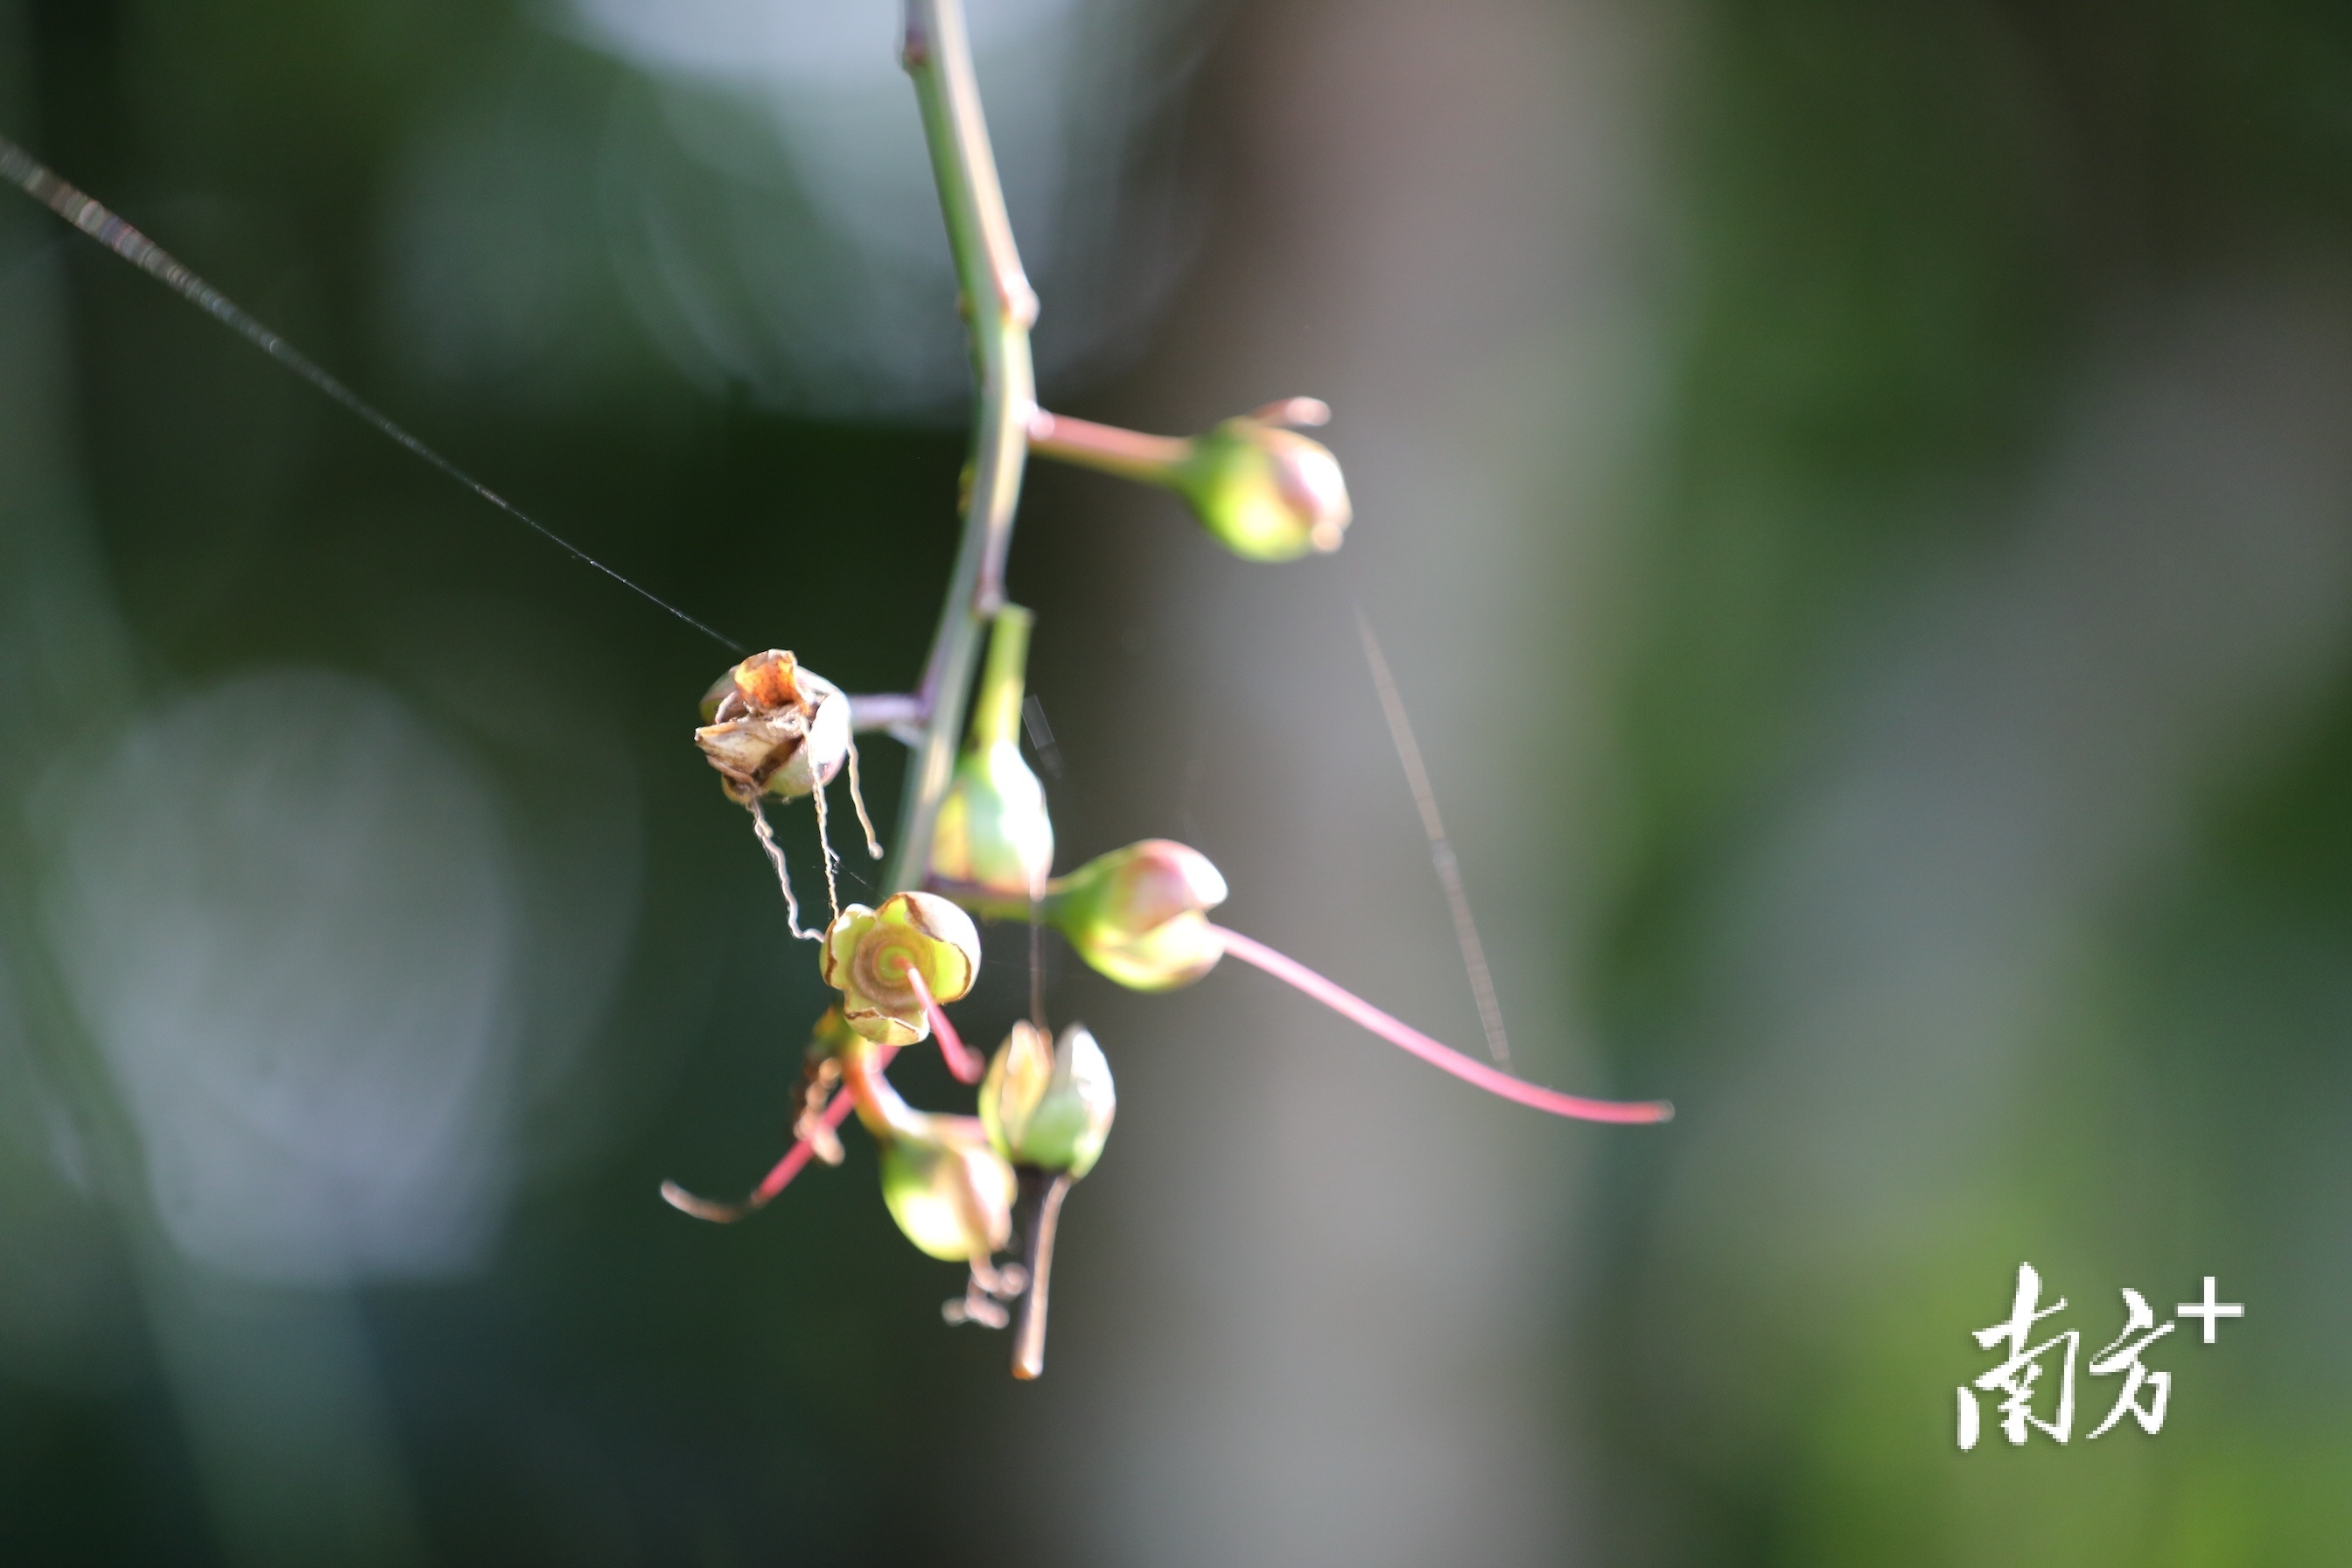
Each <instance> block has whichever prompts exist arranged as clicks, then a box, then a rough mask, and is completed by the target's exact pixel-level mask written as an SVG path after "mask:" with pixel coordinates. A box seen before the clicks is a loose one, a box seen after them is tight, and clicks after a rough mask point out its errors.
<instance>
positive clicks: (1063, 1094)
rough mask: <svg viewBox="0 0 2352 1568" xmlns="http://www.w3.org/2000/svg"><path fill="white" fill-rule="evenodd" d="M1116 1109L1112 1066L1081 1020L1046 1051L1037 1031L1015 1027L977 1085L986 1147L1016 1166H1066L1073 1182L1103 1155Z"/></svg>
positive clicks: (1062, 1168) (1058, 1168)
mask: <svg viewBox="0 0 2352 1568" xmlns="http://www.w3.org/2000/svg"><path fill="white" fill-rule="evenodd" d="M1117 1113H1118V1095H1117V1094H1116V1093H1115V1092H1114V1091H1113V1090H1112V1088H1111V1079H1110V1063H1109V1062H1108V1061H1107V1060H1106V1059H1104V1057H1103V1054H1102V1047H1100V1046H1097V1045H1096V1044H1095V1037H1094V1036H1093V1035H1092V1034H1090V1033H1088V1032H1087V1026H1085V1025H1083V1024H1073V1025H1071V1026H1069V1027H1068V1028H1066V1029H1064V1030H1063V1031H1062V1037H1061V1039H1060V1041H1059V1042H1058V1043H1057V1044H1055V1046H1053V1047H1051V1048H1050V1049H1049V1048H1048V1047H1047V1046H1046V1044H1045V1031H1044V1030H1043V1029H1040V1028H1038V1027H1036V1026H1034V1025H1033V1024H1029V1023H1026V1022H1024V1023H1018V1024H1015V1025H1013V1032H1012V1033H1011V1034H1010V1035H1008V1036H1006V1037H1005V1038H1004V1043H1003V1045H1002V1046H999V1047H997V1048H996V1056H995V1058H994V1059H992V1061H990V1063H989V1064H988V1077H987V1078H986V1079H983V1080H982V1083H981V1086H980V1120H981V1125H982V1126H983V1127H985V1128H986V1129H987V1130H988V1142H989V1143H990V1145H991V1146H992V1147H993V1148H994V1149H995V1150H996V1152H998V1153H1000V1154H1002V1155H1003V1156H1004V1157H1005V1158H1006V1159H1008V1160H1010V1161H1012V1162H1013V1163H1014V1164H1016V1165H1034V1166H1036V1167H1037V1168H1038V1169H1040V1170H1045V1171H1066V1172H1068V1173H1070V1175H1071V1177H1072V1178H1073V1179H1076V1178H1077V1177H1080V1176H1083V1175H1085V1174H1086V1173H1087V1172H1088V1171H1091V1170H1093V1169H1094V1168H1095V1162H1096V1161H1097V1160H1099V1159H1100V1158H1102V1151H1103V1142H1104V1140H1106V1139H1108V1137H1109V1136H1110V1123H1111V1118H1112V1117H1113V1116H1114V1115H1116V1114H1117Z"/></svg>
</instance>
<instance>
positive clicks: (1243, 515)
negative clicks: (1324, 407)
mask: <svg viewBox="0 0 2352 1568" xmlns="http://www.w3.org/2000/svg"><path fill="white" fill-rule="evenodd" d="M1175 483H1176V489H1177V490H1178V491H1179V492H1180V493H1181V495H1182V496H1183V497H1184V499H1185V500H1187V501H1189V502H1191V503H1192V510H1193V512H1194V513H1195V515H1197V516H1198V517H1199V518H1200V520H1201V524H1202V527H1204V528H1206V529H1207V530H1208V531H1210V532H1211V533H1212V534H1213V535H1214V536H1215V537H1216V538H1217V540H1218V541H1219V542H1221V543H1223V545H1224V547H1225V548H1226V549H1228V550H1230V551H1232V552H1234V554H1236V555H1239V556H1241V557H1243V558H1244V560H1249V561H1296V560H1297V559H1298V558H1299V557H1300V556H1302V555H1309V554H1315V553H1318V552H1320V553H1324V554H1328V553H1329V552H1332V551H1334V550H1337V549H1339V541H1340V539H1341V538H1342V536H1344V535H1345V534H1346V532H1347V530H1348V522H1349V518H1350V517H1351V516H1352V515H1353V514H1352V510H1351V509H1350V508H1349V503H1348V485H1347V480H1346V479H1345V478H1343V477H1342V476H1341V474H1340V472H1339V459H1338V458H1334V457H1333V456H1332V455H1331V450H1330V448H1329V447H1326V446H1324V445H1323V444H1322V443H1321V442H1320V441H1315V440H1310V439H1308V438H1307V437H1305V436H1301V435H1299V434H1298V433H1297V431H1294V430H1285V429H1283V428H1282V427H1281V426H1277V425H1275V424H1271V423H1269V422H1267V421H1266V420H1265V419H1262V418H1259V417H1257V416H1243V417H1241V418H1239V419H1228V420H1226V421H1225V422H1224V423H1223V424H1222V425H1219V426H1216V427H1215V428H1214V429H1212V430H1211V431H1209V432H1208V433H1207V434H1206V435H1203V436H1199V437H1194V438H1193V440H1192V449H1191V451H1189V452H1188V453H1187V454H1186V455H1185V457H1184V458H1183V460H1182V461H1181V462H1180V463H1178V464H1177V465H1176V470H1175Z"/></svg>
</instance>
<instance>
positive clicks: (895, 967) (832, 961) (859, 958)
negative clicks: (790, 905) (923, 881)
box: [817, 892, 980, 1046]
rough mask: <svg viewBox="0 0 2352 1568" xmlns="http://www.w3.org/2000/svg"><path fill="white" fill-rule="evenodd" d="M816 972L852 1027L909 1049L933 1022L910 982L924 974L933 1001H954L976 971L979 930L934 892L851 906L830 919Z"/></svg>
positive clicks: (899, 895) (968, 987)
mask: <svg viewBox="0 0 2352 1568" xmlns="http://www.w3.org/2000/svg"><path fill="white" fill-rule="evenodd" d="M817 968H818V972H819V973H822V974H823V975H824V983H825V984H827V985H830V986H832V987H834V988H835V990H837V991H839V992H840V993H841V1016H842V1019H843V1021H844V1022H845V1023H846V1024H847V1025H848V1026H850V1028H852V1029H853V1030H855V1031H856V1032H857V1033H858V1034H859V1035H861V1036H863V1037H866V1039H869V1040H877V1041H879V1042H880V1043H881V1044H883V1045H886V1046H911V1045H913V1044H914V1043H915V1042H916V1041H918V1040H921V1039H925V1038H928V1037H929V1035H930V1032H931V1021H930V1019H929V1016H926V1015H925V1013H924V1011H923V999H922V997H921V995H920V994H918V993H917V991H916V989H915V985H914V982H913V981H912V980H911V979H910V978H909V976H910V975H913V974H920V975H921V976H922V979H923V984H924V986H925V987H926V988H927V989H928V990H929V992H930V994H931V999H932V1000H933V1001H935V1002H940V1003H947V1002H952V1001H955V1000H956V999H957V998H958V997H960V996H961V995H963V994H965V993H966V992H968V991H970V990H971V983H972V980H973V979H974V977H976V976H977V975H978V974H979V973H980V932H979V931H977V930H976V929H975V928H974V927H973V925H972V923H971V916H970V915H968V914H966V913H964V912H963V910H960V909H958V908H957V907H956V906H955V905H953V904H951V903H950V902H949V901H948V900H945V899H942V898H940V897H938V896H937V895H935V894H931V893H911V892H910V893H893V894H891V895H890V896H889V897H888V898H887V899H885V900H882V907H881V908H880V909H876V910H869V909H867V908H866V906H865V905H864V904H851V905H850V906H849V907H848V908H846V909H845V910H842V911H841V913H840V914H839V915H837V916H835V918H834V921H833V924H832V925H830V926H828V927H826V928H825V933H824V952H822V953H820V954H819V955H818V959H817Z"/></svg>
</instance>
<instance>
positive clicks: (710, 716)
mask: <svg viewBox="0 0 2352 1568" xmlns="http://www.w3.org/2000/svg"><path fill="white" fill-rule="evenodd" d="M702 709H703V714H702V716H703V721H704V722H703V725H702V727H701V728H700V729H698V730H697V731H695V732H694V743H695V744H696V745H698V746H699V747H701V748H702V752H703V754H704V755H705V756H707V757H709V759H710V765H711V766H712V767H714V768H717V769H718V770H719V777H720V778H721V779H723V780H724V781H726V785H727V793H728V794H729V795H732V796H733V797H734V798H735V799H737V800H739V801H743V802H745V803H749V802H750V801H751V800H753V799H755V798H757V797H758V796H759V795H761V793H762V792H765V793H767V794H769V795H782V796H784V797H786V798H788V799H790V798H795V797H798V796H800V795H813V794H814V793H815V792H816V791H817V790H818V789H819V788H820V787H822V786H824V785H825V784H830V783H832V782H833V777H834V775H835V773H839V772H840V771H841V767H842V764H843V763H845V761H847V759H848V756H849V742H850V728H851V726H850V712H849V699H848V698H846V697H844V696H843V695H842V694H841V689H840V688H838V687H836V686H835V685H834V684H833V682H831V681H830V680H827V679H825V678H824V677H823V676H821V675H818V674H816V673H815V672H814V671H813V670H809V669H804V668H801V666H800V665H799V664H798V663H797V662H796V661H795V660H794V659H793V656H792V655H791V654H789V653H787V652H785V651H784V650H782V649H781V648H771V649H769V650H768V651H767V652H765V653H761V654H754V655H752V656H751V658H747V659H745V660H744V661H743V662H742V663H740V664H739V665H737V666H736V667H735V668H732V669H730V670H729V671H728V672H727V673H726V674H725V675H723V676H721V677H719V683H718V684H717V685H715V686H713V687H712V688H711V689H710V690H709V692H708V693H707V694H706V695H705V696H704V698H703V700H702Z"/></svg>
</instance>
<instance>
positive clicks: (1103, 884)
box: [1048, 838, 1225, 991]
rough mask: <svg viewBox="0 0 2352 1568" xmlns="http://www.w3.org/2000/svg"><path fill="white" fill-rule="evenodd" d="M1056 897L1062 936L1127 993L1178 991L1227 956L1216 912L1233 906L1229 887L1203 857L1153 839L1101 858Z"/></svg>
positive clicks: (1054, 910)
mask: <svg viewBox="0 0 2352 1568" xmlns="http://www.w3.org/2000/svg"><path fill="white" fill-rule="evenodd" d="M1050 891H1051V892H1052V894H1053V897H1052V899H1051V900H1050V901H1049V906H1048V907H1049V912H1050V916H1051V918H1052V920H1053V922H1054V926H1055V929H1056V930H1057V931H1060V932H1061V933H1062V934H1063V935H1064V936H1066V937H1067V938H1068V939H1069V942H1070V945H1071V946H1072V947H1075V948H1076V949H1077V951H1078V956H1079V957H1081V958H1083V959H1085V960H1086V961H1087V963H1090V964H1092V965H1094V967H1095V968H1097V969H1098V970H1100V971H1101V972H1102V973H1105V974H1108V975H1109V976H1110V977H1111V978H1112V979H1113V980H1116V981H1118V983H1119V984H1121V985H1125V986H1129V987H1131V988H1132V989H1134V990H1137V991H1171V990H1174V989H1175V988H1176V987H1177V986H1179V985H1189V984H1192V982H1193V981H1195V980H1198V979H1200V978H1201V976H1202V975H1203V974H1206V973H1209V971H1210V970H1212V969H1213V968H1215V967H1216V964H1217V960H1218V959H1219V958H1221V957H1223V954H1224V944H1223V940H1222V939H1221V938H1220V937H1219V936H1218V935H1217V932H1216V928H1214V927H1213V926H1212V925H1211V924H1210V923H1209V916H1208V911H1209V910H1213V909H1214V908H1215V907H1216V906H1217V905H1219V904H1222V903H1223V902H1224V901H1225V879H1224V878H1223V877H1221V876H1219V875H1218V874H1217V868H1215V867H1214V866H1213V865H1211V864H1210V863H1209V858H1208V857H1207V856H1205V855H1203V854H1202V853H1201V852H1200V851H1199V850H1197V849H1191V848H1187V847H1185V846H1183V845H1181V844H1178V843H1174V842H1172V841H1171V840H1169V839H1166V838H1147V839H1145V840H1143V842H1141V843H1140V844H1130V845H1129V846H1128V847H1126V848H1124V849H1114V850H1112V851H1111V852H1110V853H1109V854H1108V855H1101V856H1097V857H1096V858H1094V859H1092V860H1089V861H1087V863H1086V864H1085V865H1083V866H1081V867H1079V868H1077V869H1076V870H1075V871H1073V872H1071V873H1070V874H1069V875H1068V876H1066V877H1064V878H1061V879H1058V880H1056V881H1055V883H1054V884H1053V887H1052V889H1050Z"/></svg>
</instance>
